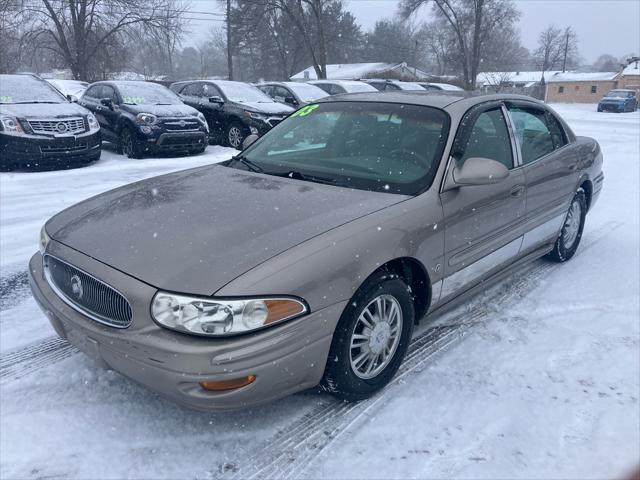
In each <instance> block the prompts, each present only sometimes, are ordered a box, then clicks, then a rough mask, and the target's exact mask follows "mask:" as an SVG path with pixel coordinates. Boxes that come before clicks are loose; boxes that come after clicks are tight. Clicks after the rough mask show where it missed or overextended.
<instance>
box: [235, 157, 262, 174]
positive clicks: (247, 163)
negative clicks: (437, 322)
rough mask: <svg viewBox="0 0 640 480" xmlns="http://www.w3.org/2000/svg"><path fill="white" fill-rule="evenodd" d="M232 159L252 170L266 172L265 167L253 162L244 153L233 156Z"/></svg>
mask: <svg viewBox="0 0 640 480" xmlns="http://www.w3.org/2000/svg"><path fill="white" fill-rule="evenodd" d="M231 160H233V161H235V162H240V163H242V164H243V165H244V166H246V167H247V168H248V169H249V170H251V171H252V172H257V173H264V169H263V168H262V167H261V166H260V165H258V164H256V163H254V162H252V161H251V160H249V159H248V158H247V157H245V156H244V155H236V156H234V157H231Z"/></svg>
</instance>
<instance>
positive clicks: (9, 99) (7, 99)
mask: <svg viewBox="0 0 640 480" xmlns="http://www.w3.org/2000/svg"><path fill="white" fill-rule="evenodd" d="M12 101H13V97H9V96H7V95H1V96H0V103H11V102H12Z"/></svg>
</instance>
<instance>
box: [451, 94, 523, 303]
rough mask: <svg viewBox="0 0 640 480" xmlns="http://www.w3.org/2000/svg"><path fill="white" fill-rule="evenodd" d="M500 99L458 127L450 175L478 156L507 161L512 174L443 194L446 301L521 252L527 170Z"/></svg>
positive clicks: (473, 114)
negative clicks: (521, 164) (518, 160)
mask: <svg viewBox="0 0 640 480" xmlns="http://www.w3.org/2000/svg"><path fill="white" fill-rule="evenodd" d="M505 115H506V110H505V109H504V107H503V106H502V105H501V104H499V103H493V104H491V105H489V106H480V107H475V108H474V109H472V110H471V111H469V112H468V113H467V115H466V116H465V118H464V119H463V121H462V122H461V127H460V128H459V129H458V133H457V138H456V142H455V143H454V149H453V151H452V158H451V162H450V165H449V170H450V171H449V172H448V175H449V174H450V173H451V170H452V168H453V166H454V164H457V165H458V166H459V167H461V166H462V165H463V164H464V162H465V161H466V160H467V159H469V158H473V157H482V158H489V159H491V160H496V161H499V162H501V163H503V164H504V165H505V166H506V167H507V168H508V169H509V176H508V177H507V178H506V179H505V180H503V181H501V182H499V183H496V184H493V185H479V186H461V187H454V188H449V189H447V190H446V191H444V192H443V193H442V194H441V201H442V208H443V213H444V219H445V220H444V221H445V225H444V228H445V259H444V263H445V264H444V280H443V284H442V293H441V295H440V300H441V301H445V300H447V299H449V298H452V297H453V296H454V295H456V294H458V293H461V292H462V291H464V290H466V289H467V288H470V287H472V286H473V285H474V284H476V283H478V282H480V281H481V280H483V279H484V278H486V276H487V275H488V274H490V273H492V272H494V271H496V270H499V269H500V267H502V266H504V265H505V264H506V263H508V262H509V261H511V260H513V259H514V258H515V257H517V256H518V254H519V252H520V245H521V243H522V235H523V229H522V225H521V223H522V218H523V216H524V213H525V186H524V173H523V172H522V170H521V169H518V168H516V167H517V164H516V161H515V158H516V156H515V155H514V144H513V141H512V140H513V138H512V135H510V131H509V127H508V125H507V122H506V121H505Z"/></svg>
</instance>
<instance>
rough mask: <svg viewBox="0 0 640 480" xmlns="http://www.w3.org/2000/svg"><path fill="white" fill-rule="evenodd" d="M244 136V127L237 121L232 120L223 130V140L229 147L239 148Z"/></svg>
mask: <svg viewBox="0 0 640 480" xmlns="http://www.w3.org/2000/svg"><path fill="white" fill-rule="evenodd" d="M244 137H245V129H244V127H243V125H242V124H241V123H239V122H232V123H231V124H230V125H229V126H228V127H227V129H226V131H225V141H226V142H227V145H229V146H230V147H233V148H236V149H238V150H240V149H241V148H242V142H243V141H244Z"/></svg>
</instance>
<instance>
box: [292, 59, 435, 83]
mask: <svg viewBox="0 0 640 480" xmlns="http://www.w3.org/2000/svg"><path fill="white" fill-rule="evenodd" d="M393 70H406V71H407V72H408V73H410V74H411V75H414V74H415V76H416V77H419V78H427V77H429V74H428V73H425V72H423V71H422V70H418V69H417V68H413V67H410V66H408V65H407V64H406V63H404V62H402V63H384V62H372V63H334V64H329V65H327V79H328V80H356V79H358V78H367V77H369V76H372V75H377V74H381V73H383V72H389V71H393ZM317 79H318V77H317V75H316V71H315V69H314V68H313V66H311V67H307V68H305V69H304V70H302V71H301V72H298V73H296V74H295V75H293V76H292V77H291V80H298V81H300V80H317Z"/></svg>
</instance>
